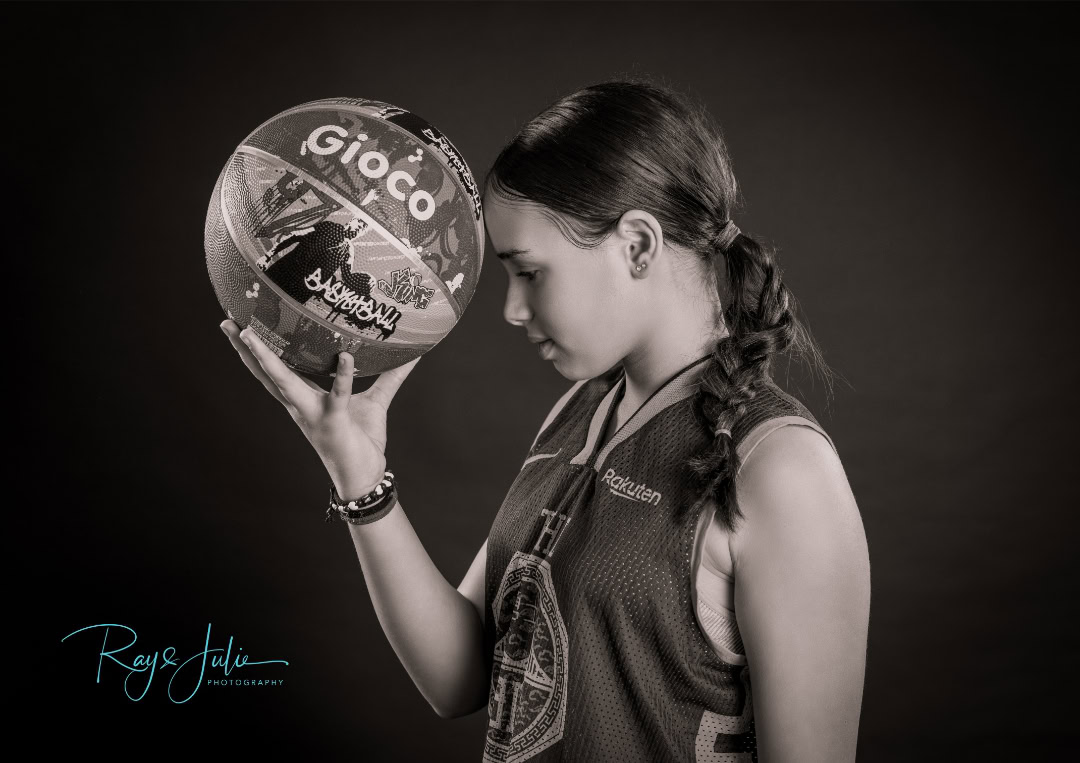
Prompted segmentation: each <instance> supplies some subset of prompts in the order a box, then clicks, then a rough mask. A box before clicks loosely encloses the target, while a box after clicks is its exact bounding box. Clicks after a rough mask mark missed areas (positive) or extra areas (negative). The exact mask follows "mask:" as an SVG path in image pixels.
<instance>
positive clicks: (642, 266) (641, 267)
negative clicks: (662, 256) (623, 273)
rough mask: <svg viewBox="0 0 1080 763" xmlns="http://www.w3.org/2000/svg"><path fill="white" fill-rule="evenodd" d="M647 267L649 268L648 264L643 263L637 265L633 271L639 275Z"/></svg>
mask: <svg viewBox="0 0 1080 763" xmlns="http://www.w3.org/2000/svg"><path fill="white" fill-rule="evenodd" d="M647 267H649V263H647V262H643V263H641V264H640V265H638V266H637V267H636V268H634V270H636V271H637V272H639V273H640V272H641V271H642V270H644V269H645V268H647Z"/></svg>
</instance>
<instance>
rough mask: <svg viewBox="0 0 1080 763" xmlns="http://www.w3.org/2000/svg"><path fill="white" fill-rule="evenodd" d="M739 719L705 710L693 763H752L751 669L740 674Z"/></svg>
mask: <svg viewBox="0 0 1080 763" xmlns="http://www.w3.org/2000/svg"><path fill="white" fill-rule="evenodd" d="M739 680H740V682H741V686H740V687H739V703H740V705H741V707H742V711H741V712H740V713H739V715H721V714H719V713H714V712H712V711H711V710H705V711H704V712H703V713H702V716H701V724H700V725H699V726H698V733H697V739H696V742H695V745H694V761H695V763H752V762H753V761H754V760H756V756H755V755H754V753H753V752H743V751H744V750H755V749H757V747H756V744H755V740H754V704H753V702H752V701H751V698H750V667H749V666H743V668H742V670H741V671H740V672H739Z"/></svg>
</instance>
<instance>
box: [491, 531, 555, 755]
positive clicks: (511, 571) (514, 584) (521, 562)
mask: <svg viewBox="0 0 1080 763" xmlns="http://www.w3.org/2000/svg"><path fill="white" fill-rule="evenodd" d="M544 515H545V521H544V527H543V530H542V532H541V534H540V537H539V539H538V540H537V542H536V545H535V546H534V548H533V550H532V551H531V552H529V553H525V552H522V551H517V552H515V553H514V556H513V558H512V559H511V560H510V564H509V565H508V566H507V568H506V573H505V574H504V575H503V579H502V583H501V584H500V586H499V590H498V593H497V594H496V596H495V599H494V602H493V604H492V608H493V610H494V612H493V614H494V616H495V629H496V634H497V640H496V643H495V661H494V666H493V669H492V674H491V691H490V694H489V695H488V697H489V698H488V732H487V740H486V742H485V745H484V761H485V763H517V762H518V761H524V760H527V759H528V758H531V757H532V756H534V755H536V754H537V753H539V752H540V751H541V750H545V749H547V748H548V747H550V746H551V745H553V744H555V743H556V742H558V741H559V740H560V739H562V737H563V731H564V729H565V727H566V702H567V694H566V687H567V666H568V664H569V652H568V650H569V646H570V639H569V637H568V635H567V631H566V624H565V623H564V622H563V618H562V614H561V613H560V612H559V603H558V600H557V599H556V596H555V587H554V585H553V583H552V580H551V562H550V556H551V553H552V551H553V550H554V548H555V544H556V543H557V541H558V538H559V535H560V534H561V533H562V532H563V530H564V529H565V528H566V526H567V524H568V523H569V521H570V520H569V518H568V517H567V516H566V515H565V514H561V513H558V512H552V511H548V510H545V511H544Z"/></svg>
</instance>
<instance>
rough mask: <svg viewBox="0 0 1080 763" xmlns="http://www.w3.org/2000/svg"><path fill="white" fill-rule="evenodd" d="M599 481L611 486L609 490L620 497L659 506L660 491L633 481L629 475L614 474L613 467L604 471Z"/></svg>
mask: <svg viewBox="0 0 1080 763" xmlns="http://www.w3.org/2000/svg"><path fill="white" fill-rule="evenodd" d="M600 481H601V482H604V483H606V484H607V486H608V487H609V488H611V492H612V493H614V494H615V495H617V496H619V497H620V498H629V499H630V500H631V501H637V502H638V503H651V504H653V505H654V506H659V505H660V499H661V498H662V497H663V494H662V493H659V492H657V491H655V490H652V489H650V488H649V486H648V485H646V484H644V483H641V482H634V481H633V480H631V479H630V478H629V477H623V476H621V475H619V474H616V473H615V470H614V469H608V470H607V471H606V472H604V477H603V479H601V480H600Z"/></svg>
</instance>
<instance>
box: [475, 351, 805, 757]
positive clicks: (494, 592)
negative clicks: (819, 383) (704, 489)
mask: <svg viewBox="0 0 1080 763" xmlns="http://www.w3.org/2000/svg"><path fill="white" fill-rule="evenodd" d="M707 359H708V356H706V357H704V358H700V359H699V360H697V361H695V362H694V363H692V364H690V365H688V366H686V367H685V368H684V369H682V371H680V372H679V373H677V374H676V375H675V376H673V377H672V378H671V379H670V380H669V381H668V382H666V383H665V384H664V385H663V386H661V387H660V389H658V390H657V391H656V392H654V393H653V395H652V396H651V397H650V398H649V399H648V400H647V401H646V402H645V403H644V404H643V405H642V406H641V407H640V408H639V409H638V410H637V411H636V412H635V413H634V415H633V416H631V417H630V418H629V419H628V420H627V421H626V422H625V423H624V424H623V425H622V426H621V427H620V428H619V430H618V431H617V432H616V433H615V434H614V436H613V437H612V438H611V439H610V441H609V442H608V443H606V444H605V445H603V446H602V447H599V448H598V447H597V446H598V445H599V440H600V436H601V433H603V432H604V431H605V430H606V428H607V425H608V423H609V420H610V417H611V416H612V415H613V414H614V409H615V401H616V399H617V397H618V394H619V393H620V391H621V383H622V381H623V373H622V369H621V368H619V367H617V368H615V369H612V370H611V371H609V372H607V373H606V374H603V375H601V376H598V377H596V378H594V379H590V380H588V381H586V382H584V383H582V384H580V385H579V386H577V388H576V390H572V394H571V396H570V398H569V400H568V401H567V402H566V404H565V405H564V406H563V408H562V409H561V410H560V411H559V412H558V413H557V415H556V416H555V418H554V419H553V420H552V421H551V423H550V424H549V425H548V426H547V427H545V428H544V430H543V431H542V432H541V433H540V434H539V435H538V436H537V438H536V440H535V441H534V443H533V446H532V448H531V450H530V451H529V455H528V457H527V458H526V459H525V462H524V464H523V466H522V468H521V471H520V472H519V473H518V476H517V478H516V479H515V480H514V483H513V484H512V485H511V487H510V490H509V492H508V494H507V496H506V499H505V500H504V501H503V504H502V506H501V507H500V509H499V512H498V514H497V515H496V517H495V520H494V522H493V524H492V527H491V531H490V533H489V535H488V549H487V566H486V572H485V608H486V611H487V616H486V617H485V623H484V651H485V654H486V656H487V659H488V665H487V667H488V671H489V676H490V693H489V699H488V730H487V736H486V739H485V746H484V760H485V762H487V761H497V762H499V763H502V762H503V761H505V762H507V763H515V762H516V761H524V760H530V761H545V762H546V761H618V762H619V763H633V762H634V761H649V763H654V762H655V761H679V762H682V761H700V762H704V761H732V762H735V761H754V760H756V759H757V745H756V741H755V736H754V720H753V705H752V702H751V696H750V674H749V666H748V665H746V664H745V661H742V663H741V664H733V663H732V662H728V661H725V660H724V659H722V658H721V657H720V655H719V654H718V653H717V651H716V650H714V649H713V648H712V646H711V645H710V644H709V642H708V641H707V639H706V637H705V635H704V634H703V633H702V630H701V627H700V626H699V624H698V622H697V621H696V620H695V616H694V610H693V608H694V605H693V602H692V596H691V573H692V570H691V558H692V556H693V548H692V546H693V543H694V537H695V530H696V526H697V523H698V519H699V518H700V514H701V512H702V511H703V510H704V509H705V507H706V506H707V505H708V504H704V505H703V506H702V507H699V508H698V510H697V511H694V512H691V511H690V510H689V509H690V506H691V505H692V504H693V503H694V501H695V499H696V498H697V495H696V493H695V491H694V489H693V483H692V481H691V479H690V477H691V475H690V473H689V470H688V468H687V467H686V461H687V460H688V459H689V457H690V456H691V455H692V454H693V453H696V452H697V451H699V450H700V449H701V448H703V447H704V446H705V445H706V443H707V438H708V437H711V436H712V434H711V433H710V432H706V431H704V430H703V428H702V426H701V425H700V423H699V421H698V419H697V417H696V415H695V413H694V410H693V398H694V394H695V392H696V391H697V385H696V383H695V382H696V380H697V378H698V376H699V374H700V371H701V369H702V368H703V363H704V362H705V361H706V360H707ZM780 417H801V418H804V419H806V420H808V421H810V422H813V424H815V425H816V424H817V421H816V420H815V419H814V418H813V417H812V416H811V415H810V412H809V411H808V410H807V409H806V407H805V406H803V405H802V403H800V402H799V401H798V400H796V399H795V398H793V397H791V396H790V395H788V394H787V393H785V392H784V391H783V390H781V389H780V388H779V387H778V386H776V385H775V384H774V383H773V382H772V381H771V380H768V379H767V380H766V381H765V383H764V384H763V385H762V386H760V387H759V388H758V392H757V394H756V396H755V397H754V399H753V400H751V401H750V402H749V403H748V404H747V409H746V414H745V415H744V416H743V417H742V418H741V419H740V420H739V422H738V423H737V424H736V425H735V427H734V428H733V431H732V437H733V439H734V440H735V443H736V445H737V446H738V445H739V444H740V443H742V441H743V440H745V439H746V436H747V434H748V433H750V432H751V431H754V430H755V429H756V431H758V432H760V431H761V428H760V427H759V426H758V425H760V424H763V423H764V422H767V421H769V420H771V419H777V418H780Z"/></svg>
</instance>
